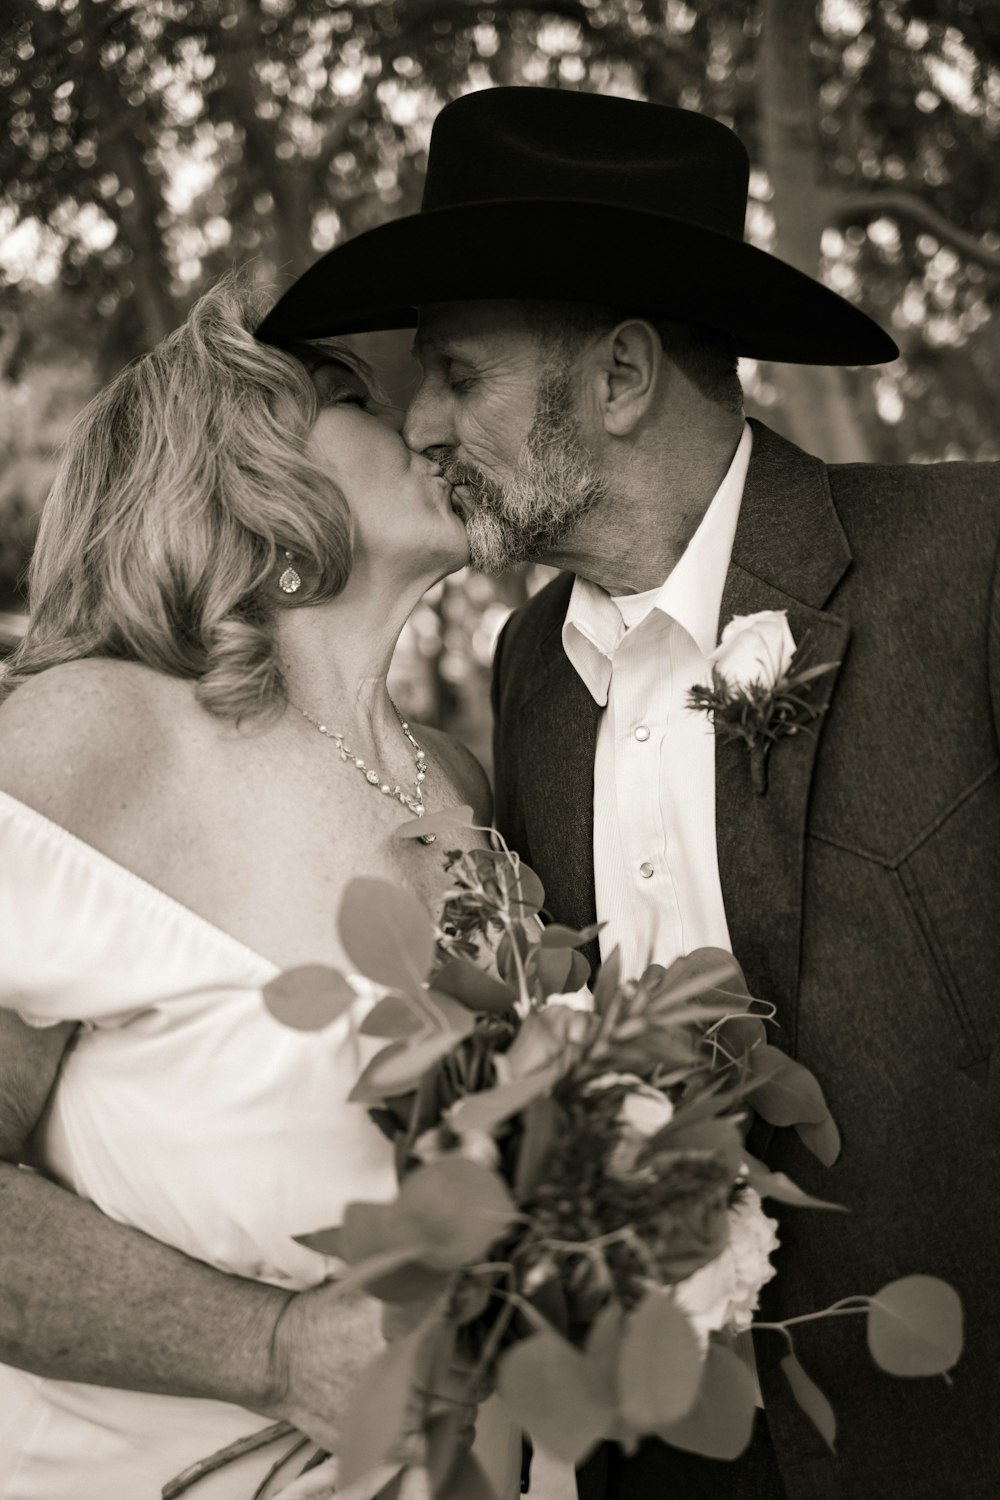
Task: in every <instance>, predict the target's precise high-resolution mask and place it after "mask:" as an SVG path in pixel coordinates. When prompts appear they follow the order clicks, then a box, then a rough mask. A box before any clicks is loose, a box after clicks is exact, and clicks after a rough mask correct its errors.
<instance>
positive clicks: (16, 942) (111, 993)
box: [0, 792, 269, 1026]
mask: <svg viewBox="0 0 1000 1500" xmlns="http://www.w3.org/2000/svg"><path fill="white" fill-rule="evenodd" d="M223 938H224V935H223V934H220V933H219V932H218V931H217V930H216V929H214V928H211V927H210V926H208V925H207V924H205V923H203V922H202V921H201V920H200V919H199V918H197V917H195V916H194V914H193V913H191V912H189V911H188V910H187V909H186V908H185V907H183V906H180V905H179V904H178V903H177V902H175V901H173V900H172V899H171V898H170V897H168V896H166V895H164V893H163V892H161V891H158V890H156V889H155V888H154V887H152V886H149V885H147V884H146V882H145V881H143V880H142V879H140V878H139V877H138V876H137V875H133V874H132V873H131V872H130V871H129V870H126V869H125V868H123V867H122V866H121V865H118V864H116V863H115V862H114V861H113V860H111V859H109V858H108V857H107V856H105V855H103V854H101V853H100V852H99V851H98V850H96V849H93V848H91V847H90V845H88V844H85V843H83V842H82V841H81V840H80V839H77V838H76V837H74V835H72V834H71V833H69V832H68V831H67V830H66V829H63V828H61V827H60V826H59V825H58V824H56V823H53V822H51V821H50V820H49V819H47V818H45V817H44V816H42V815H41V814H40V813H37V812H35V811H34V810H33V809H32V808H30V807H28V806H26V805H25V804H24V803H21V802H18V801H17V800H16V799H14V798H11V797H9V796H7V795H6V794H5V793H3V792H0V1006H2V1007H3V1008H4V1009H6V1010H13V1011H16V1012H17V1014H18V1015H19V1016H20V1017H21V1018H22V1020H24V1021H25V1022H27V1024H28V1025H29V1026H54V1025H56V1024H57V1023H58V1022H60V1021H77V1022H83V1023H84V1024H87V1023H90V1024H91V1025H93V1026H122V1025H125V1024H126V1023H127V1022H129V1021H131V1020H133V1019H134V1018H135V1017H136V1016H138V1015H140V1014H143V1013H147V1012H149V1011H151V1010H155V1009H157V1008H158V1007H160V1006H162V1005H163V1004H165V1003H166V1002H167V1001H168V1000H169V1001H171V1003H173V1004H175V1005H176V1004H177V1003H183V997H184V995H185V993H186V992H189V991H190V989H191V983H192V979H191V976H192V974H197V975H198V976H199V979H200V981H201V987H202V988H205V987H208V988H211V987H212V985H213V981H217V982H218V985H219V986H220V988H221V987H226V988H233V987H236V988H243V987H246V988H257V987H259V985H260V983H261V982H262V979H266V978H267V977H269V975H268V974H263V972H262V966H263V963H264V961H263V960H260V961H259V962H256V961H255V960H254V958H253V956H252V955H250V954H249V952H247V953H246V954H244V953H242V952H241V951H240V950H239V945H237V944H235V941H222V939H223Z"/></svg>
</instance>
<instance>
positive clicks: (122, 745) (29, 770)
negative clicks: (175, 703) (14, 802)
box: [0, 657, 170, 827]
mask: <svg viewBox="0 0 1000 1500" xmlns="http://www.w3.org/2000/svg"><path fill="white" fill-rule="evenodd" d="M168 682H169V679H167V678H166V677H165V674H163V673H160V672H155V671H153V670H151V669H150V668H148V667H143V666H140V665H139V664H138V663H136V662H127V661H113V660H110V659H107V658H98V657H87V658H84V659H82V660H80V661H72V662H64V663H62V664H61V665H60V666H56V667H49V668H48V669H47V670H46V671H44V672H39V673H38V675H37V676H36V677H31V678H28V679H27V680H26V681H25V682H23V683H21V684H20V686H18V687H17V688H15V689H14V691H13V692H12V693H11V694H10V695H9V697H7V698H5V699H4V701H3V704H2V705H0V790H2V791H5V792H7V793H9V795H10V796H12V797H17V798H18V799H19V800H21V801H23V802H27V803H28V804H29V806H31V807H34V808H36V809H37V810H38V811H39V812H42V813H44V814H45V815H46V817H49V818H52V819H53V821H55V822H57V823H62V824H64V825H65V826H69V827H71V826H73V823H74V821H75V817H76V815H77V814H78V812H79V810H80V809H81V808H88V809H90V810H92V812H93V814H94V815H95V816H98V815H99V813H100V809H101V806H102V804H103V803H104V801H105V800H106V799H107V798H108V797H109V796H114V795H116V793H117V792H118V791H120V790H122V789H124V788H125V787H129V786H133V785H134V784H135V782H136V781H137V779H139V778H141V777H142V776H143V775H145V774H148V772H149V770H150V769H151V768H152V767H153V766H154V765H155V764H156V761H157V758H158V756H159V755H160V754H161V751H162V748H163V745H164V741H165V737H166V736H168V735H169V715H168V712H167V700H168V698H169V697H170V692H169V689H168V688H167V689H166V690H165V684H166V683H168Z"/></svg>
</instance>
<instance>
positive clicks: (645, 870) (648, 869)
mask: <svg viewBox="0 0 1000 1500" xmlns="http://www.w3.org/2000/svg"><path fill="white" fill-rule="evenodd" d="M655 873H656V872H655V871H654V869H653V866H652V865H651V864H650V863H649V860H648V859H647V860H645V861H644V862H643V863H642V864H641V865H640V866H639V874H640V875H641V876H642V878H643V880H649V879H650V877H651V876H652V875H654V874H655Z"/></svg>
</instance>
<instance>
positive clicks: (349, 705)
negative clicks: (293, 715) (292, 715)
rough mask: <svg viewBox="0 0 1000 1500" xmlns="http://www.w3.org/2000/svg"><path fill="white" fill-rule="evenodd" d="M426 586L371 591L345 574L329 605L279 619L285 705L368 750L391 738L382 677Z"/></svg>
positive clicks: (394, 725)
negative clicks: (286, 698) (365, 745)
mask: <svg viewBox="0 0 1000 1500" xmlns="http://www.w3.org/2000/svg"><path fill="white" fill-rule="evenodd" d="M433 581H434V580H432V579H431V580H422V581H418V582H410V583H408V584H403V585H398V584H397V585H396V586H394V587H393V588H388V587H384V586H383V587H376V586H374V585H373V584H372V583H371V582H370V581H366V580H365V579H364V578H363V577H361V576H359V575H358V574H352V575H351V577H350V579H349V580H348V582H347V585H346V586H345V588H344V590H343V592H342V593H340V594H338V596H337V597H336V599H332V600H330V601H329V603H326V604H317V605H316V606H315V607H313V608H311V609H309V608H300V609H289V610H285V611H283V612H282V613H281V615H280V616H279V622H278V646H279V651H280V655H281V664H282V670H283V672H284V676H285V683H286V686H287V689H288V697H289V700H290V702H291V703H293V704H294V705H295V707H296V708H298V709H301V710H304V711H305V712H306V713H307V714H308V715H309V716H310V717H312V718H314V719H316V720H318V721H319V722H320V723H323V724H327V725H329V727H330V728H331V729H332V730H336V731H337V732H339V733H341V734H343V735H344V736H345V738H350V737H351V736H353V737H354V739H355V740H357V741H359V742H360V743H365V742H367V744H368V746H369V747H370V746H371V745H378V743H379V741H380V740H381V739H382V738H383V737H384V736H385V735H386V734H387V732H388V733H391V734H393V735H398V733H399V726H398V721H397V720H396V716H395V712H394V710H393V707H392V704H391V702H390V699H389V694H388V689H387V687H386V677H387V674H388V671H389V664H390V662H391V660H392V654H393V651H394V650H395V647H396V642H397V640H398V639H399V634H400V631H401V630H402V629H403V626H404V625H405V624H406V622H407V620H408V619H409V617H410V615H411V613H412V612H413V610H414V609H415V607H416V605H417V604H418V603H419V601H420V599H421V598H422V597H423V595H424V593H426V591H427V589H428V588H429V587H430V586H431V583H432V582H433Z"/></svg>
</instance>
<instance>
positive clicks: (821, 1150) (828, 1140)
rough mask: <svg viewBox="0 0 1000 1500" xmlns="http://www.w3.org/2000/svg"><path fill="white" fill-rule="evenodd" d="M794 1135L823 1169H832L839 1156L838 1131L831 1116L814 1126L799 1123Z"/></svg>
mask: <svg viewBox="0 0 1000 1500" xmlns="http://www.w3.org/2000/svg"><path fill="white" fill-rule="evenodd" d="M795 1133H796V1135H797V1136H798V1137H799V1139H800V1141H801V1142H802V1144H803V1146H805V1147H806V1148H807V1149H808V1150H809V1151H811V1152H812V1154H813V1156H815V1157H816V1158H817V1159H818V1160H819V1161H821V1162H822V1163H823V1165H824V1167H832V1166H833V1165H834V1163H835V1162H836V1160H837V1158H838V1156H839V1155H840V1145H841V1142H840V1131H839V1130H838V1129H837V1122H836V1120H835V1119H834V1118H833V1116H832V1115H831V1114H828V1115H827V1116H826V1118H825V1119H824V1120H820V1121H818V1122H817V1123H816V1124H806V1123H804V1122H802V1121H800V1122H799V1123H798V1124H797V1125H796V1127H795Z"/></svg>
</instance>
